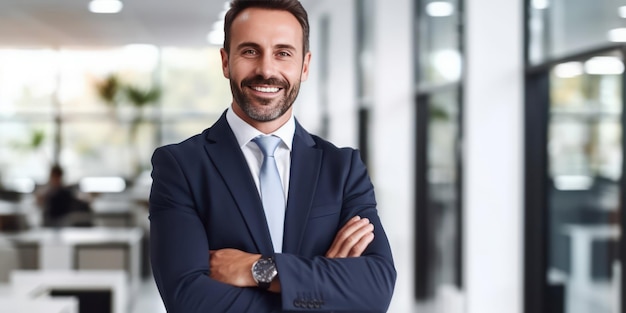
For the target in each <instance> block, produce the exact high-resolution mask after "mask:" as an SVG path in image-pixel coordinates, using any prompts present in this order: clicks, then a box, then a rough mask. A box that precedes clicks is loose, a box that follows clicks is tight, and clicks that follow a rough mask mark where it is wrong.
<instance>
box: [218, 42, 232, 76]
mask: <svg viewBox="0 0 626 313" xmlns="http://www.w3.org/2000/svg"><path fill="white" fill-rule="evenodd" d="M220 55H221V56H222V72H223V73H224V77H226V78H228V79H230V71H229V70H228V52H226V49H224V48H221V49H220Z"/></svg>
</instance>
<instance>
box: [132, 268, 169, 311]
mask: <svg viewBox="0 0 626 313" xmlns="http://www.w3.org/2000/svg"><path fill="white" fill-rule="evenodd" d="M148 312H149V313H165V312H166V311H165V307H164V306H163V301H161V296H159V291H158V290H157V288H156V285H155V284H154V280H153V279H152V278H151V277H150V278H147V279H144V281H143V282H142V284H141V287H140V289H139V295H138V297H137V300H136V302H135V303H134V305H133V308H132V310H131V312H130V313H148Z"/></svg>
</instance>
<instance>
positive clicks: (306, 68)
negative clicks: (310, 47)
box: [300, 51, 311, 82]
mask: <svg viewBox="0 0 626 313" xmlns="http://www.w3.org/2000/svg"><path fill="white" fill-rule="evenodd" d="M310 63H311V52H310V51H309V52H307V53H306V54H305V55H304V61H303V63H302V75H301V76H300V81H302V82H303V81H305V80H307V79H308V78H309V64H310Z"/></svg>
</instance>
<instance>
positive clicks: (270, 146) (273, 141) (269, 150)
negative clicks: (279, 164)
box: [252, 136, 280, 157]
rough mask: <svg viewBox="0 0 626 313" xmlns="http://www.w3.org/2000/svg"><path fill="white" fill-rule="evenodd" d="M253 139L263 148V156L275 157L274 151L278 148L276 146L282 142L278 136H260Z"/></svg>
mask: <svg viewBox="0 0 626 313" xmlns="http://www.w3.org/2000/svg"><path fill="white" fill-rule="evenodd" d="M252 141H254V142H255V143H256V144H257V146H259V148H261V151H262V152H263V156H265V157H273V156H274V151H275V150H276V147H278V144H279V143H280V138H278V137H276V136H258V137H256V138H254V139H252Z"/></svg>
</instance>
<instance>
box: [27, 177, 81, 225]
mask: <svg viewBox="0 0 626 313" xmlns="http://www.w3.org/2000/svg"><path fill="white" fill-rule="evenodd" d="M37 202H38V204H39V206H40V207H41V208H42V210H43V226H45V227H63V226H92V222H91V214H90V213H91V209H90V207H89V203H87V202H86V201H84V200H82V199H80V198H79V197H78V196H77V195H76V193H75V191H74V190H73V189H72V188H71V187H68V186H65V185H64V184H63V168H61V166H59V165H54V166H52V168H51V169H50V177H49V180H48V184H47V185H46V186H44V187H43V189H42V190H41V191H40V192H38V194H37Z"/></svg>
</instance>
